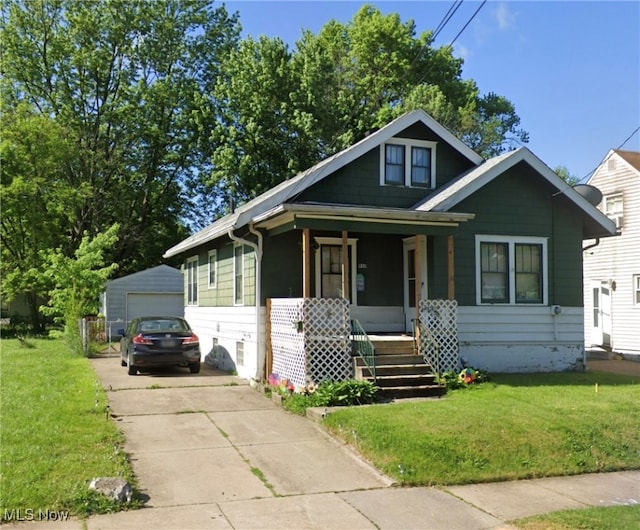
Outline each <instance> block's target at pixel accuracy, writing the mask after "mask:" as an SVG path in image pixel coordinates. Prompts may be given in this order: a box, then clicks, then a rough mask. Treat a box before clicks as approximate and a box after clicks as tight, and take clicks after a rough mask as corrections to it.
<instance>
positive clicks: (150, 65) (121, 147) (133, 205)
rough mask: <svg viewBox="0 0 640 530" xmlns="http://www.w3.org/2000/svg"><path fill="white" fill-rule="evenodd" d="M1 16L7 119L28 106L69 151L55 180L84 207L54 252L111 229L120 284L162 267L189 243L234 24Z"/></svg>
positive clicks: (84, 14) (60, 0)
mask: <svg viewBox="0 0 640 530" xmlns="http://www.w3.org/2000/svg"><path fill="white" fill-rule="evenodd" d="M2 17H3V26H2V33H1V34H0V38H1V39H2V43H3V54H2V58H1V61H2V64H1V66H2V72H3V77H2V81H1V83H2V86H1V87H0V88H1V89H2V98H3V108H4V109H6V110H7V111H8V112H12V111H13V110H14V109H16V108H17V107H18V106H19V105H20V104H25V105H28V106H29V107H30V109H31V111H32V112H33V113H38V114H39V115H40V116H46V117H48V118H50V119H52V120H53V121H55V122H56V124H57V125H58V126H59V127H62V128H64V130H65V132H66V135H65V138H66V141H68V142H70V143H71V144H72V145H73V146H74V156H73V158H72V159H70V160H68V161H67V163H66V168H65V171H64V172H63V174H62V175H61V176H60V179H61V181H62V183H63V184H64V185H65V186H70V187H71V188H73V189H76V190H82V194H81V196H82V200H81V201H79V202H78V203H76V204H74V207H73V208H72V211H71V213H72V215H71V217H72V219H71V221H72V222H71V225H70V226H65V230H64V232H63V233H61V234H60V237H61V238H64V239H66V241H67V244H66V245H63V246H61V248H63V249H64V250H65V252H66V255H67V256H70V255H72V252H73V251H74V250H75V249H77V248H78V246H79V244H80V241H81V240H82V237H83V236H84V234H85V233H88V234H89V235H96V234H97V233H99V232H100V231H102V229H103V227H105V226H110V225H112V224H113V223H115V222H118V223H119V224H120V230H121V232H120V235H121V237H120V238H119V240H118V242H117V244H116V245H115V246H114V247H113V248H112V249H110V250H109V252H110V256H109V259H110V261H115V262H118V263H121V264H122V267H121V269H120V273H122V274H125V273H128V272H132V271H135V270H140V269H141V268H144V267H148V266H152V265H156V264H158V263H159V262H160V261H161V256H162V254H163V252H164V250H166V248H168V247H169V246H171V245H173V244H175V242H176V241H179V240H180V239H181V238H183V237H185V236H186V235H187V234H188V230H187V228H186V227H185V226H184V221H185V219H186V218H188V217H189V215H190V213H191V212H190V207H191V202H190V199H191V194H192V188H193V187H194V186H195V182H196V181H197V179H198V175H199V173H200V172H203V171H205V172H207V171H209V169H210V155H211V149H210V144H209V141H208V139H209V136H210V132H211V131H210V130H211V127H212V126H213V124H214V123H215V117H214V115H213V106H212V101H211V93H212V90H213V83H214V82H215V79H216V76H217V69H218V64H219V62H220V58H221V56H223V55H224V54H226V53H227V52H228V50H229V48H230V47H232V46H233V45H235V42H236V41H237V38H238V32H239V27H238V24H237V20H236V17H235V16H229V15H228V13H227V12H226V10H225V9H224V7H220V8H217V9H214V8H213V7H212V5H211V2H209V1H207V0H181V1H178V0H156V1H153V2H149V1H146V0H92V1H91V2H84V1H81V0H24V1H21V0H14V1H9V2H5V3H3V5H2ZM25 178H29V176H28V175H26V176H25ZM56 178H58V175H57V174H56ZM56 246H59V245H56Z"/></svg>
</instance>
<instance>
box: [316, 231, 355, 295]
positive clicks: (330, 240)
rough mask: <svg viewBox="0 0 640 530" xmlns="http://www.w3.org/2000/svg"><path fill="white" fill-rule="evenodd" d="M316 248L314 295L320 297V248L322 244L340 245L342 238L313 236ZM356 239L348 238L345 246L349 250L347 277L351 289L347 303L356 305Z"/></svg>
mask: <svg viewBox="0 0 640 530" xmlns="http://www.w3.org/2000/svg"><path fill="white" fill-rule="evenodd" d="M313 239H314V241H315V242H316V244H317V245H318V248H317V249H316V252H315V255H316V256H315V267H316V271H315V276H316V278H315V279H316V296H317V297H318V298H320V297H321V293H322V261H321V260H322V256H321V249H322V246H323V245H330V246H342V239H341V238H339V237H314V238H313ZM357 243H358V239H357V238H351V237H350V238H348V239H347V246H348V247H349V250H351V263H350V266H351V275H350V277H349V290H350V291H351V296H350V297H349V304H350V305H352V306H357V305H358V288H357V287H358V286H357V284H356V279H357V263H358V245H357Z"/></svg>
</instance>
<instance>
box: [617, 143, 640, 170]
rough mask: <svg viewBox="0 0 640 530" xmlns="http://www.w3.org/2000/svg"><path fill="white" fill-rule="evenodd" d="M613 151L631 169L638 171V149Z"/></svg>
mask: <svg viewBox="0 0 640 530" xmlns="http://www.w3.org/2000/svg"><path fill="white" fill-rule="evenodd" d="M614 152H615V153H616V154H617V155H618V156H619V157H620V158H622V159H623V160H624V161H625V162H626V163H627V164H629V165H630V166H631V167H632V168H633V169H635V170H636V171H638V172H640V153H639V152H638V151H622V150H621V149H615V151H614Z"/></svg>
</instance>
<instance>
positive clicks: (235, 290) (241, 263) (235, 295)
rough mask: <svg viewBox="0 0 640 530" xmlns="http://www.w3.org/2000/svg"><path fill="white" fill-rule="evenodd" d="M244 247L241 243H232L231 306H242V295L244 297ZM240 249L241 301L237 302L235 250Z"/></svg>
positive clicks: (236, 261)
mask: <svg viewBox="0 0 640 530" xmlns="http://www.w3.org/2000/svg"><path fill="white" fill-rule="evenodd" d="M244 247H245V245H243V244H242V243H234V245H233V305H234V306H243V305H244V295H245V289H244V279H245V278H244ZM238 248H240V249H241V250H240V274H241V277H242V284H241V287H242V293H240V295H241V300H240V301H238V292H237V285H238V281H237V279H238V256H236V251H237V249H238Z"/></svg>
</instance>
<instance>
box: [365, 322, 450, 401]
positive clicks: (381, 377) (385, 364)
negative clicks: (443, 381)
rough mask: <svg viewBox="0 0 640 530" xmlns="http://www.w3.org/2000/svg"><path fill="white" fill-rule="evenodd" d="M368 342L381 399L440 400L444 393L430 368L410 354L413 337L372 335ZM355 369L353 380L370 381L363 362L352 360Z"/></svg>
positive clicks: (369, 374) (370, 377)
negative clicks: (371, 344) (374, 362)
mask: <svg viewBox="0 0 640 530" xmlns="http://www.w3.org/2000/svg"><path fill="white" fill-rule="evenodd" d="M369 339H370V340H371V342H372V343H373V346H374V348H375V359H376V381H375V383H376V385H377V386H378V387H379V390H378V396H379V397H380V398H382V399H383V400H384V399H400V398H411V397H439V396H442V395H443V394H444V393H445V387H444V386H442V385H439V384H438V383H437V382H436V374H434V373H433V370H432V368H431V366H430V365H429V364H427V363H426V362H425V360H424V358H423V357H422V355H419V354H415V353H414V352H413V337H406V336H397V337H396V336H382V337H378V336H375V335H374V336H370V337H369ZM354 369H355V377H356V379H361V380H362V379H364V380H369V381H372V380H373V377H372V374H371V372H370V370H369V368H368V367H367V366H366V365H365V363H364V360H363V359H362V358H360V357H354Z"/></svg>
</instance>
